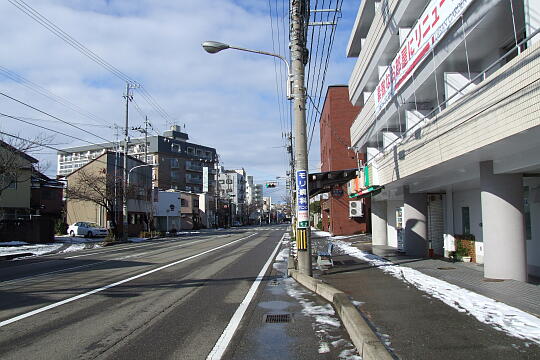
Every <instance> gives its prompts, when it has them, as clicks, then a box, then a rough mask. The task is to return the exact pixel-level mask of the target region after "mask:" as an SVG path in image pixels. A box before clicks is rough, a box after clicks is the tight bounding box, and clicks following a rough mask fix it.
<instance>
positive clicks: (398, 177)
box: [347, 0, 540, 281]
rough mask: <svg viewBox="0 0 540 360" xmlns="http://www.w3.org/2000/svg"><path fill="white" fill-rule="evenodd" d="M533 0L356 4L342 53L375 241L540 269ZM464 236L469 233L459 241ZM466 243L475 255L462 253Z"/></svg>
mask: <svg viewBox="0 0 540 360" xmlns="http://www.w3.org/2000/svg"><path fill="white" fill-rule="evenodd" d="M539 13H540V1H532V0H513V1H507V0H382V1H374V0H363V1H362V2H361V4H360V8H359V10H358V14H357V18H356V22H355V25H354V28H353V31H352V34H351V37H350V40H349V44H348V48H347V55H348V56H349V57H357V58H358V60H357V63H356V65H355V67H354V70H353V72H352V74H351V77H350V80H349V93H350V99H351V102H352V103H353V105H358V106H362V107H363V108H362V110H361V112H360V113H359V115H358V116H357V118H356V120H355V121H354V123H353V125H352V127H351V144H353V146H354V147H355V148H356V149H358V150H360V151H365V152H367V154H368V162H367V164H368V166H367V168H368V171H367V172H366V173H367V174H368V179H369V185H370V187H369V189H366V192H368V191H369V190H370V189H371V190H373V189H377V190H379V189H380V187H378V186H383V187H384V190H382V192H380V193H379V194H378V195H375V196H373V198H372V200H373V202H372V231H373V243H374V244H375V245H389V246H393V247H398V248H400V249H401V250H403V251H405V252H406V253H407V254H411V255H418V256H427V255H428V254H429V255H439V256H448V255H449V254H450V252H452V251H454V250H455V245H456V239H459V238H468V239H474V242H473V244H472V249H471V252H472V255H473V257H474V260H475V261H476V262H478V263H484V275H485V276H486V277H488V278H499V279H516V280H521V281H526V280H527V277H528V276H531V275H534V276H540V141H539V140H538V139H540V111H539V110H540V96H539V95H540V42H538V39H539V36H536V34H537V31H538V29H539V28H540V26H539V25H540V18H539V17H538V14H539ZM469 241H470V240H469ZM473 249H474V251H472V250H473Z"/></svg>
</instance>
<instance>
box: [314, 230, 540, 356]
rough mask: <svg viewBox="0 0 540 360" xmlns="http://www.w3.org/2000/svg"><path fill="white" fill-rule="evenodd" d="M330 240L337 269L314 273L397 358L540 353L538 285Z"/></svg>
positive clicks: (365, 242)
mask: <svg viewBox="0 0 540 360" xmlns="http://www.w3.org/2000/svg"><path fill="white" fill-rule="evenodd" d="M313 235H314V236H313V240H314V244H317V245H318V247H319V248H320V249H325V248H326V244H327V242H328V238H327V237H326V236H324V233H321V232H313ZM332 242H333V243H334V245H335V246H334V263H335V267H334V268H333V269H331V270H329V271H327V272H326V273H321V272H320V271H315V274H314V276H315V277H318V278H319V279H321V280H323V281H324V282H326V283H328V284H330V285H332V286H334V287H335V288H337V289H339V290H341V291H343V292H345V293H347V294H349V295H350V296H351V298H352V299H353V300H354V301H356V304H358V308H359V310H360V311H361V312H362V313H363V314H364V316H365V317H366V318H367V319H368V320H369V321H370V322H371V324H372V325H373V326H374V328H375V329H376V330H377V332H378V334H379V337H380V338H382V339H383V341H384V342H385V343H386V345H387V346H388V347H389V348H391V349H392V350H393V351H394V353H395V355H396V356H397V357H399V358H402V359H432V358H434V357H435V356H436V357H437V358H439V359H457V358H459V359H473V358H474V359H508V358H512V359H533V358H540V319H538V316H539V314H540V287H539V286H537V285H533V284H527V283H522V282H518V281H512V280H505V281H497V282H492V281H485V280H484V277H483V269H482V266H479V265H476V264H466V263H451V262H447V261H444V260H437V259H421V258H414V257H409V256H404V255H400V254H398V253H397V252H396V251H395V250H394V249H392V248H389V247H379V246H375V247H372V246H371V242H370V239H369V238H368V237H366V236H362V235H359V236H354V237H347V238H343V237H337V238H333V239H332ZM388 260H390V261H391V262H389V261H388ZM492 299H493V300H492ZM494 300H496V301H494ZM507 305H509V306H507ZM520 310H521V311H520ZM531 314H533V315H536V316H532V315H531Z"/></svg>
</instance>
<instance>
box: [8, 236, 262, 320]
mask: <svg viewBox="0 0 540 360" xmlns="http://www.w3.org/2000/svg"><path fill="white" fill-rule="evenodd" d="M254 235H257V233H254V234H251V235H248V236H245V237H243V238H240V239H237V240H234V241H231V242H229V243H227V244H224V245H220V246H218V247H215V248H213V249H210V250H206V251H203V252H200V253H198V254H195V255H192V256H189V257H187V258H184V259H182V260H178V261H175V262H172V263H170V264H167V265H163V266H160V267H158V268H155V269H152V270H149V271H146V272H143V273H142V274H139V275H135V276H132V277H130V278H127V279H124V280H120V281H117V282H115V283H112V284H109V285H106V286H102V287H100V288H98V289H94V290H91V291H88V292H85V293H84V294H79V295H76V296H73V297H70V298H68V299H65V300H62V301H58V302H55V303H53V304H50V305H47V306H44V307H42V308H39V309H36V310H32V311H29V312H27V313H24V314H21V315H18V316H15V317H13V318H11V319H7V320H4V321H1V322H0V327H3V326H6V325H9V324H11V323H14V322H16V321H19V320H22V319H26V318H27V317H30V316H32V315H36V314H39V313H42V312H44V311H47V310H51V309H54V308H56V307H58V306H61V305H64V304H67V303H70V302H73V301H75V300H79V299H82V298H85V297H87V296H90V295H92V294H96V293H98V292H101V291H103V290H107V289H110V288H112V287H115V286H118V285H122V284H124V283H127V282H128V281H132V280H135V279H138V278H141V277H143V276H146V275H150V274H153V273H155V272H158V271H161V270H163V269H166V268H169V267H171V266H174V265H178V264H180V263H183V262H186V261H189V260H192V259H195V258H197V257H199V256H202V255H205V254H208V253H211V252H213V251H216V250H219V249H221V248H224V247H226V246H229V245H232V244H234V243H237V242H239V241H242V240H245V239H247V238H250V237H252V236H254Z"/></svg>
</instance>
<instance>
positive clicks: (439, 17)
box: [373, 0, 474, 115]
mask: <svg viewBox="0 0 540 360" xmlns="http://www.w3.org/2000/svg"><path fill="white" fill-rule="evenodd" d="M473 1H474V0H431V2H430V3H429V5H428V6H427V7H426V10H425V11H424V12H423V13H422V16H421V17H420V18H419V19H418V22H417V23H416V25H415V26H414V28H412V29H411V31H410V32H409V35H408V36H407V38H406V39H405V41H404V42H403V45H402V46H401V48H400V50H399V52H398V53H397V54H396V56H395V57H394V60H393V61H392V64H391V65H390V66H388V69H387V70H386V72H385V73H384V76H383V77H382V78H381V79H380V80H379V84H378V85H377V88H376V89H375V92H374V94H373V96H374V97H375V114H376V115H379V114H380V112H381V111H382V110H383V109H384V108H385V107H386V105H388V103H389V102H390V100H391V99H392V97H393V96H394V95H395V94H396V93H397V92H398V91H399V90H400V89H401V88H402V86H403V85H404V84H405V83H406V82H407V80H409V79H410V78H411V76H412V74H413V72H414V71H415V70H416V68H417V67H418V66H419V65H420V64H421V62H422V61H423V60H424V59H425V58H426V56H427V54H428V53H429V52H430V51H431V50H432V49H433V48H434V47H435V46H436V45H437V43H439V41H440V40H441V39H442V38H443V37H444V35H446V33H447V32H448V29H450V27H452V25H454V23H455V22H456V21H457V19H458V18H459V17H461V15H463V13H464V12H465V10H466V9H467V7H468V6H469V5H470V4H471V3H472V2H473Z"/></svg>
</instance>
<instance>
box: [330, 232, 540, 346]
mask: <svg viewBox="0 0 540 360" xmlns="http://www.w3.org/2000/svg"><path fill="white" fill-rule="evenodd" d="M334 244H335V246H337V247H338V248H340V249H341V250H342V251H344V252H345V253H347V254H348V255H350V256H353V257H356V258H358V259H360V260H362V261H366V262H368V263H370V264H371V265H373V266H376V267H378V268H379V269H381V270H382V271H384V272H385V273H387V274H390V275H392V276H394V277H396V278H398V279H402V280H403V281H405V282H408V283H410V284H412V285H413V286H415V287H416V288H417V289H419V290H421V291H424V292H426V293H428V294H429V295H431V296H433V297H435V298H437V299H439V300H441V301H442V302H444V303H445V304H447V305H449V306H451V307H452V308H454V309H456V310H458V311H460V312H466V313H468V314H470V315H472V316H474V317H475V318H476V319H477V320H479V321H481V322H483V323H485V324H488V325H491V326H493V327H494V328H496V329H498V330H500V331H503V332H505V333H507V334H509V335H511V336H514V337H517V338H519V339H523V340H531V341H534V342H535V343H537V344H540V319H539V318H537V317H536V316H533V315H531V314H528V313H526V312H524V311H521V310H519V309H516V308H514V307H512V306H509V305H506V304H504V303H501V302H498V301H496V300H493V299H490V298H488V297H485V296H483V295H480V294H477V293H474V292H472V291H469V290H466V289H463V288H460V287H459V286H456V285H453V284H450V283H448V282H446V281H443V280H440V279H437V278H434V277H432V276H429V275H426V274H423V273H421V272H420V271H418V270H415V269H411V268H409V267H405V266H403V267H401V266H398V265H395V264H393V263H392V262H390V261H387V260H384V259H382V258H381V257H379V256H376V255H373V254H368V253H365V252H363V251H361V250H359V249H357V248H355V247H353V246H351V245H350V244H348V243H346V242H343V241H339V240H337V241H334Z"/></svg>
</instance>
